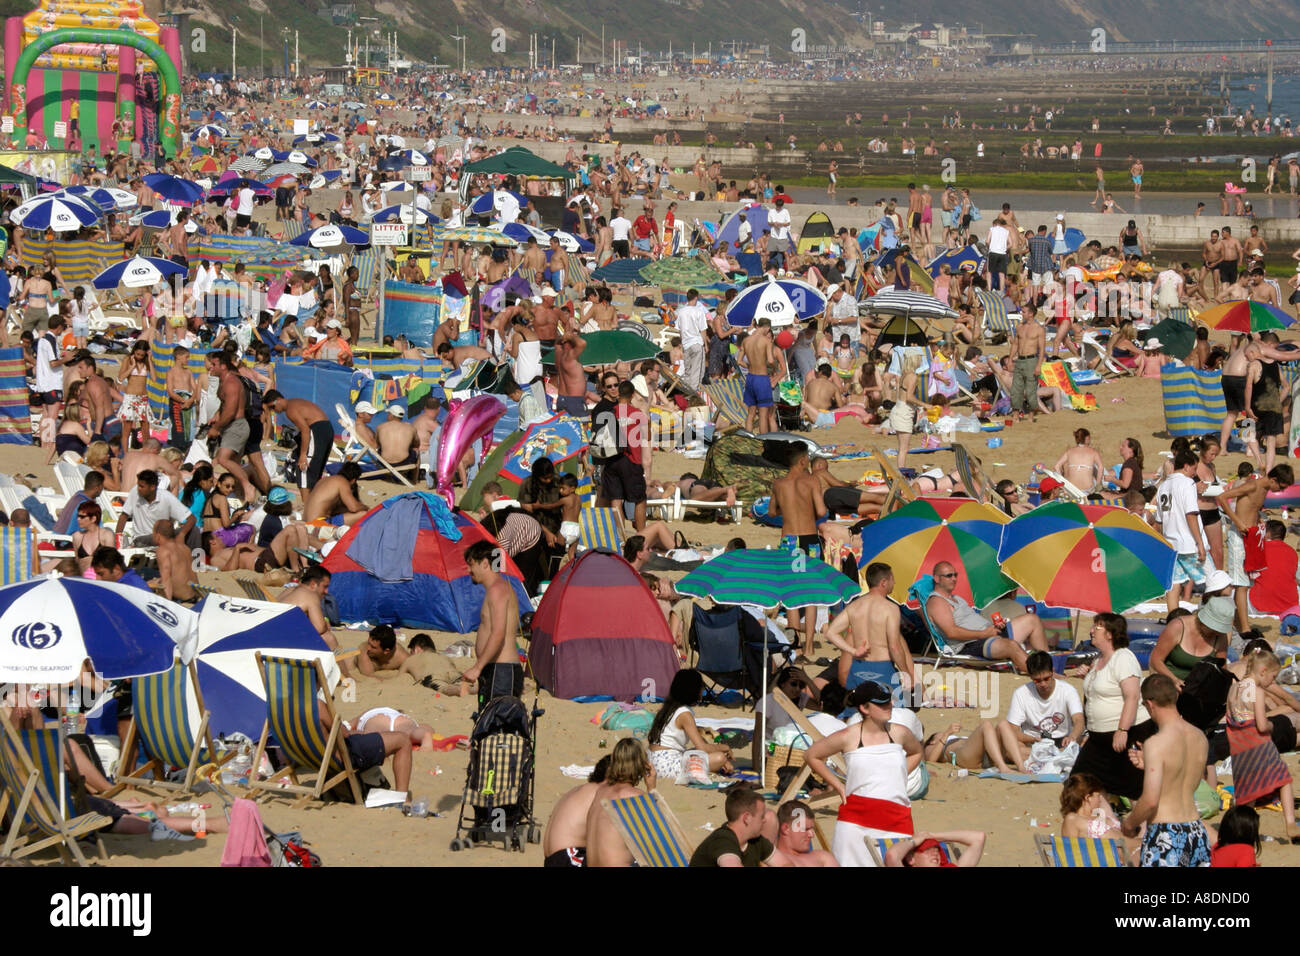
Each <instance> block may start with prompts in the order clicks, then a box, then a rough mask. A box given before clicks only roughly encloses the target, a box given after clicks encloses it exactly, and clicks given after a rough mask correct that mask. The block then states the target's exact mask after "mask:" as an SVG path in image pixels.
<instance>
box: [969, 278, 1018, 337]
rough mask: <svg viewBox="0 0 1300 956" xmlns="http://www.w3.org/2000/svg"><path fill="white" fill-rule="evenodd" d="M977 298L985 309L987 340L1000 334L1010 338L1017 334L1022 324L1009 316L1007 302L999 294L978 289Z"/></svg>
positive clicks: (984, 322)
mask: <svg viewBox="0 0 1300 956" xmlns="http://www.w3.org/2000/svg"><path fill="white" fill-rule="evenodd" d="M975 297H976V298H977V299H979V302H980V305H982V306H983V307H984V319H983V325H982V329H983V332H984V337H985V338H986V339H991V338H993V336H994V335H996V334H997V333H998V332H1005V333H1006V334H1007V336H1008V337H1010V336H1012V335H1015V334H1016V326H1017V325H1019V324H1020V323H1019V322H1018V321H1016V320H1015V319H1013V318H1011V317H1010V316H1009V315H1007V301H1006V299H1004V298H1003V297H1002V295H1001V293H998V292H989V291H987V290H985V289H976V290H975Z"/></svg>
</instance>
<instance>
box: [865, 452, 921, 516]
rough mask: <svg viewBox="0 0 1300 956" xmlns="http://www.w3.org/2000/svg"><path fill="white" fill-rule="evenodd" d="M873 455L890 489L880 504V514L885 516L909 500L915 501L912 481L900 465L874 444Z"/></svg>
mask: <svg viewBox="0 0 1300 956" xmlns="http://www.w3.org/2000/svg"><path fill="white" fill-rule="evenodd" d="M871 455H872V457H873V458H875V460H876V464H877V465H878V466H879V468H880V473H881V474H882V475H884V476H885V484H886V487H887V489H888V491H887V492H886V494H885V500H884V502H882V503H881V505H880V516H881V517H882V518H883V517H884V516H885V515H888V514H892V513H893V512H894V511H895V510H897V509H898V508H901V507H902V506H903V505H905V504H907V503H908V502H909V501H915V500H916V492H915V491H913V490H912V483H911V482H910V481H908V480H907V479H906V478H905V477H904V476H903V473H902V472H901V471H899V470H898V466H897V465H895V464H894V463H893V462H892V461H890V460H889V458H887V457H886V456H885V454H884V452H882V451H881V450H880V449H879V448H876V447H874V446H873V447H872V449H871Z"/></svg>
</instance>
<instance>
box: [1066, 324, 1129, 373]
mask: <svg viewBox="0 0 1300 956" xmlns="http://www.w3.org/2000/svg"><path fill="white" fill-rule="evenodd" d="M1088 349H1092V350H1093V351H1095V352H1096V353H1097V357H1098V359H1100V360H1101V367H1102V368H1103V369H1104V370H1105V371H1103V372H1102V373H1101V376H1102V378H1126V377H1128V376H1130V375H1133V374H1135V373H1134V371H1133V369H1131V368H1126V367H1125V366H1123V365H1120V364H1119V363H1118V362H1116V361H1115V360H1114V359H1112V358H1111V357H1110V355H1109V354H1108V353H1107V351H1106V346H1104V345H1102V344H1101V341H1100V340H1099V339H1098V338H1097V336H1095V335H1094V334H1093V333H1092V332H1084V333H1083V334H1082V335H1080V336H1079V356H1080V357H1081V358H1083V359H1084V363H1085V364H1087V356H1088V352H1087V350H1088ZM1107 372H1109V373H1110V374H1109V375H1107V374H1106V373H1107Z"/></svg>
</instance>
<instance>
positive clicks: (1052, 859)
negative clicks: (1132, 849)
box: [1034, 833, 1133, 868]
mask: <svg viewBox="0 0 1300 956" xmlns="http://www.w3.org/2000/svg"><path fill="white" fill-rule="evenodd" d="M1034 844H1035V846H1037V848H1038V859H1039V860H1040V861H1042V864H1043V866H1050V867H1107V868H1112V867H1126V866H1132V865H1133V864H1132V863H1131V862H1130V861H1129V855H1128V849H1127V847H1125V845H1124V841H1122V840H1102V839H1089V838H1087V837H1063V836H1055V835H1053V834H1051V833H1040V834H1038V835H1037V836H1036V837H1034Z"/></svg>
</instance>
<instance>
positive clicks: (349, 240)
mask: <svg viewBox="0 0 1300 956" xmlns="http://www.w3.org/2000/svg"><path fill="white" fill-rule="evenodd" d="M369 244H370V236H369V235H367V234H366V233H364V232H362V231H361V230H360V229H353V228H352V227H351V226H341V225H334V224H333V223H331V224H330V225H328V226H318V227H316V228H315V229H313V230H312V231H311V232H304V233H303V234H302V235H300V236H295V237H294V238H293V239H290V240H289V245H291V246H306V247H307V248H309V249H341V248H343V247H344V246H365V245H369Z"/></svg>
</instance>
